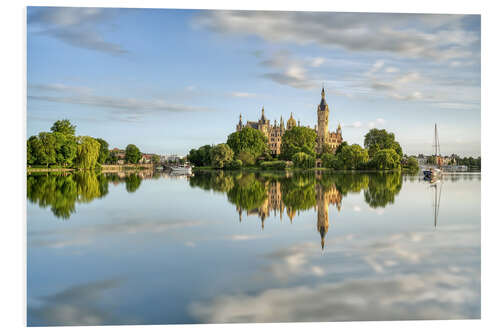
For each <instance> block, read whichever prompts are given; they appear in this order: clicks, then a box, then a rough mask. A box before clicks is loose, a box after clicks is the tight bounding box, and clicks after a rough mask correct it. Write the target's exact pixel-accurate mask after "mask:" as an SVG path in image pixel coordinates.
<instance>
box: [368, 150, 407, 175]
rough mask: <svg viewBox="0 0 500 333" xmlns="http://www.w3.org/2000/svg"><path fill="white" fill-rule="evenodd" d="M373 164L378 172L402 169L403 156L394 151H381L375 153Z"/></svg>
mask: <svg viewBox="0 0 500 333" xmlns="http://www.w3.org/2000/svg"><path fill="white" fill-rule="evenodd" d="M372 163H373V165H374V166H375V168H377V169H378V170H393V169H399V168H401V156H399V155H398V153H396V151H395V150H394V149H392V148H391V149H381V150H379V151H377V152H376V153H375V155H374V156H373V159H372Z"/></svg>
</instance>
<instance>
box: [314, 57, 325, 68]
mask: <svg viewBox="0 0 500 333" xmlns="http://www.w3.org/2000/svg"><path fill="white" fill-rule="evenodd" d="M324 63H325V58H321V57H317V58H313V59H312V60H311V66H312V67H319V66H321V65H322V64H324Z"/></svg>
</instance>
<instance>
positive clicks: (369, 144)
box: [364, 128, 403, 157]
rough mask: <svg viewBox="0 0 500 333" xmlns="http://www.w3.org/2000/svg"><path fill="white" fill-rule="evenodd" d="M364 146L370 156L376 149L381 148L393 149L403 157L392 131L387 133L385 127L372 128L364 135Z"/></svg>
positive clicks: (373, 154)
mask: <svg viewBox="0 0 500 333" xmlns="http://www.w3.org/2000/svg"><path fill="white" fill-rule="evenodd" d="M364 145H365V148H366V149H368V155H369V156H370V157H373V156H375V154H376V153H377V151H379V150H381V149H391V148H392V149H394V150H395V151H396V153H397V154H398V155H399V156H400V157H403V150H402V149H401V145H400V144H399V142H397V141H396V139H395V136H394V133H389V132H387V131H386V130H385V129H377V128H372V129H371V130H370V131H369V132H368V133H366V135H365V141H364Z"/></svg>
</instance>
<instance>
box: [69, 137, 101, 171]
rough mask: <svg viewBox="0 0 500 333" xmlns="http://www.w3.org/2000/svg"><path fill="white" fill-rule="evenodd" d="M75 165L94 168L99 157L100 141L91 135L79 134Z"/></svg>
mask: <svg viewBox="0 0 500 333" xmlns="http://www.w3.org/2000/svg"><path fill="white" fill-rule="evenodd" d="M76 142H77V152H76V158H75V166H76V167H77V168H79V169H85V170H90V169H94V168H95V166H96V164H97V159H98V157H99V149H100V144H99V142H98V141H97V140H96V139H94V138H92V137H90V136H79V137H78V138H77V140H76Z"/></svg>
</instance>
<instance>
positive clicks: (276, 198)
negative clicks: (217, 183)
mask: <svg viewBox="0 0 500 333" xmlns="http://www.w3.org/2000/svg"><path fill="white" fill-rule="evenodd" d="M267 188H268V190H267V198H266V199H265V200H264V202H263V203H262V205H261V206H260V207H258V208H254V209H250V210H247V211H246V213H247V216H258V217H259V218H260V220H261V227H262V229H264V221H265V220H266V219H267V218H268V217H269V216H270V215H271V213H273V214H274V216H277V215H278V212H279V216H280V221H282V220H283V214H284V213H285V210H286V215H287V216H288V218H289V220H290V223H293V219H294V218H295V216H296V215H297V214H298V215H300V210H297V209H294V208H293V207H291V206H286V205H285V203H284V201H283V195H282V185H281V183H280V182H279V181H273V182H269V183H268V184H267ZM314 189H315V192H316V204H315V206H314V210H315V211H317V224H316V227H317V230H318V233H319V234H320V236H321V248H322V249H324V247H325V236H326V234H327V233H328V227H329V225H330V222H329V206H330V205H335V206H336V207H337V210H338V211H340V208H341V206H342V194H341V193H340V192H339V191H338V189H337V188H336V187H335V185H332V186H331V187H329V188H328V189H327V188H325V187H324V186H322V185H321V184H319V183H316V184H315V185H314ZM236 210H237V211H238V214H239V219H240V222H241V218H242V214H243V211H244V209H243V208H242V207H241V206H237V207H236Z"/></svg>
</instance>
